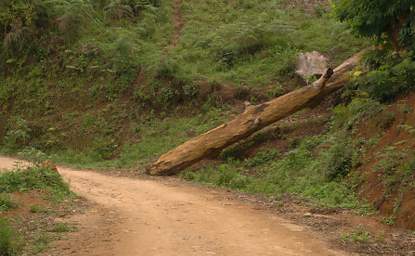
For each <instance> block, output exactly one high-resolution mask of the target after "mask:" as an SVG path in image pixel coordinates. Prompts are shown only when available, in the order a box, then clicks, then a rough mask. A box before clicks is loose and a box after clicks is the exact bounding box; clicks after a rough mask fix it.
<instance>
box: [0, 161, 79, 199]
mask: <svg viewBox="0 0 415 256" xmlns="http://www.w3.org/2000/svg"><path fill="white" fill-rule="evenodd" d="M32 190H38V191H41V192H45V193H46V195H47V196H48V198H49V199H50V200H52V201H53V202H61V201H63V200H64V199H66V198H68V197H71V196H73V193H72V192H71V191H70V190H69V186H68V184H67V183H66V182H64V181H63V179H62V177H61V176H60V175H59V173H57V172H56V171H53V170H50V169H47V168H41V167H30V168H27V169H18V170H14V171H11V172H5V173H1V174H0V193H13V192H29V191H32Z"/></svg>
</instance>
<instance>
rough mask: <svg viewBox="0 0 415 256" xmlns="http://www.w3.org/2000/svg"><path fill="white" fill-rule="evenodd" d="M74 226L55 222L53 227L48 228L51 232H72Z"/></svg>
mask: <svg viewBox="0 0 415 256" xmlns="http://www.w3.org/2000/svg"><path fill="white" fill-rule="evenodd" d="M76 230H77V229H76V227H74V226H72V225H70V224H68V223H62V222H60V223H55V225H54V226H53V228H52V229H51V230H50V232H53V233H67V232H74V231H76Z"/></svg>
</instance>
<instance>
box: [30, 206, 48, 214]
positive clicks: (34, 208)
mask: <svg viewBox="0 0 415 256" xmlns="http://www.w3.org/2000/svg"><path fill="white" fill-rule="evenodd" d="M30 212H31V213H49V212H50V210H49V209H48V208H46V207H44V206H42V205H32V206H30Z"/></svg>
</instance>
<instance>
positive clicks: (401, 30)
mask: <svg viewBox="0 0 415 256" xmlns="http://www.w3.org/2000/svg"><path fill="white" fill-rule="evenodd" d="M334 3H335V10H336V14H337V16H338V17H339V19H340V20H342V21H347V22H348V23H349V24H350V25H351V27H352V28H353V30H354V31H356V32H357V33H358V34H360V35H362V36H367V37H376V38H377V39H379V40H380V39H382V38H383V37H387V39H388V41H389V42H390V43H392V45H393V47H394V48H395V49H396V50H399V49H400V48H401V46H403V45H405V43H407V42H409V41H410V40H413V38H411V37H409V38H405V37H404V35H405V34H406V36H408V32H406V30H408V29H409V30H412V26H413V22H414V20H413V18H412V17H413V16H414V8H415V4H414V2H413V1H412V0H395V1H389V0H378V1H372V0H336V1H334Z"/></svg>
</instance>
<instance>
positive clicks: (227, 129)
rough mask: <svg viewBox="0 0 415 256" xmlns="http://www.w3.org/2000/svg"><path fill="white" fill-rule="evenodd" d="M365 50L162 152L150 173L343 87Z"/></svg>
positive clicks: (195, 157) (201, 154) (174, 167)
mask: <svg viewBox="0 0 415 256" xmlns="http://www.w3.org/2000/svg"><path fill="white" fill-rule="evenodd" d="M361 56H362V53H359V54H356V55H355V56H353V57H352V58H350V59H348V60H347V61H345V62H344V63H343V64H341V65H340V66H339V67H337V68H336V69H335V70H334V71H333V70H332V69H328V70H327V71H326V73H325V74H324V75H323V76H322V77H321V78H320V79H319V80H318V81H316V82H315V83H313V84H312V85H311V86H307V87H303V88H301V89H298V90H295V91H292V92H290V93H288V94H285V95H283V96H281V97H278V98H276V99H273V100H271V101H268V102H265V103H263V104H260V105H257V106H250V107H247V108H246V109H245V112H243V113H242V114H240V115H238V116H237V117H236V118H234V119H233V120H231V121H229V122H227V123H225V124H223V125H221V126H219V127H217V128H215V129H213V130H210V131H208V132H206V133H204V134H201V135H199V136H197V137H195V138H193V139H191V140H189V141H187V142H185V143H184V144H182V145H180V146H178V147H177V148H175V149H173V150H171V151H169V152H167V153H166V154H164V155H162V156H161V157H160V158H159V159H158V160H157V161H156V162H155V163H153V164H152V165H151V166H150V167H149V168H148V170H147V171H148V173H149V174H151V175H171V174H175V173H177V172H180V171H181V170H183V169H184V168H186V167H188V166H190V165H192V164H194V163H196V162H198V161H200V160H201V159H203V158H205V157H207V156H210V155H213V154H216V153H218V152H220V151H221V150H222V149H224V148H226V147H228V146H230V145H232V144H234V143H236V142H238V141H240V140H241V139H244V138H246V137H248V136H250V135H252V134H253V133H255V132H257V131H259V130H261V129H262V128H264V127H266V126H268V125H270V124H272V123H275V122H276V121H278V120H281V119H283V118H285V117H287V116H289V115H291V114H293V113H295V112H297V111H299V110H301V109H303V108H305V107H307V106H308V105H309V104H312V103H314V104H315V102H317V101H320V100H321V99H323V98H324V97H325V96H327V95H328V94H330V93H332V92H334V91H336V90H338V89H340V88H342V87H343V86H344V85H345V83H346V82H347V81H348V80H349V79H350V71H352V70H353V69H354V68H355V67H356V65H357V64H358V63H359V61H360V59H361Z"/></svg>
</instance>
